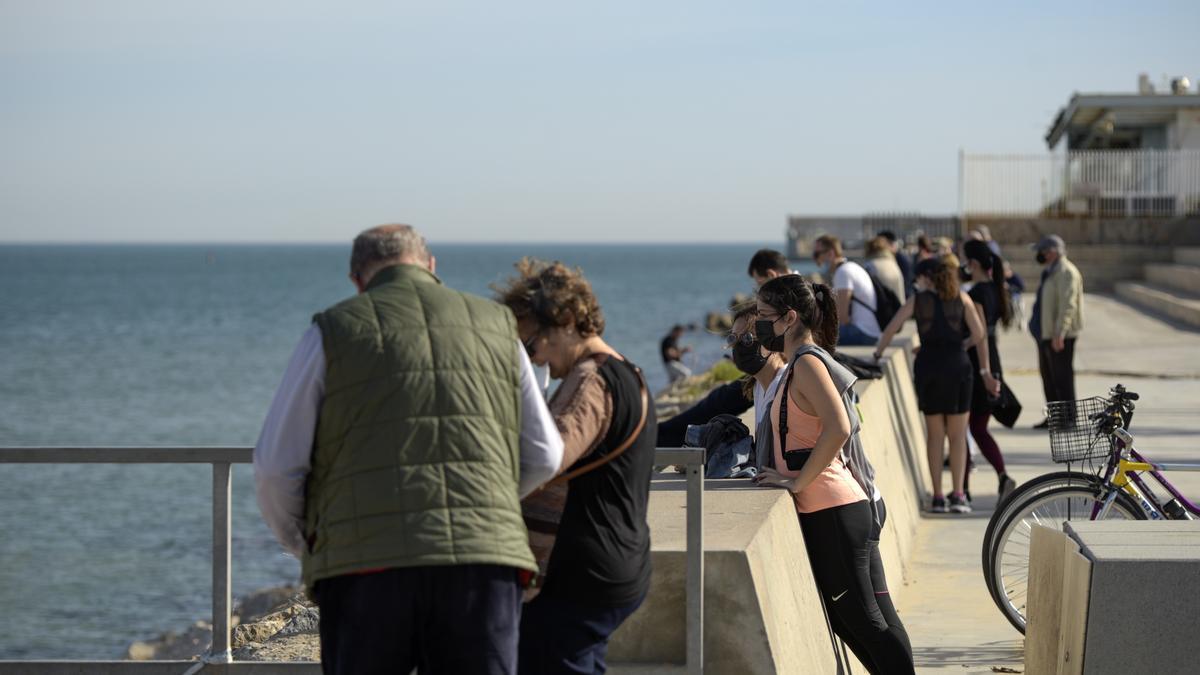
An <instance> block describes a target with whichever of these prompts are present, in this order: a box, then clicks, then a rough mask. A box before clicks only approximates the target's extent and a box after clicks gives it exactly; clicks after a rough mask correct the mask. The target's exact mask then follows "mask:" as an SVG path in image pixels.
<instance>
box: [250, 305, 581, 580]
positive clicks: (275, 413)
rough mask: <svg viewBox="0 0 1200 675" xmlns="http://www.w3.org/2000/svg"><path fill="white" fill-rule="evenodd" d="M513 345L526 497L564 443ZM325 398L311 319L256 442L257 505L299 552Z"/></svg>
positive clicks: (320, 349)
mask: <svg viewBox="0 0 1200 675" xmlns="http://www.w3.org/2000/svg"><path fill="white" fill-rule="evenodd" d="M514 346H515V348H516V350H517V354H518V356H519V357H520V359H521V434H520V449H521V454H520V462H521V476H520V481H519V484H518V486H517V492H518V494H519V495H520V496H521V497H525V496H526V495H528V494H529V493H531V492H533V491H534V489H536V488H537V487H538V486H540V485H541V484H543V483H545V482H546V481H548V480H550V479H551V478H553V477H554V474H556V473H558V468H559V465H560V464H562V456H563V443H562V438H561V437H559V435H558V427H556V426H555V425H554V418H553V417H551V415H550V410H549V408H547V407H546V400H545V399H544V398H542V393H541V391H540V390H539V389H538V383H537V380H536V378H535V377H534V374H533V367H532V365H531V364H530V363H529V357H528V356H527V355H526V354H525V348H524V347H523V346H522V345H521V343H520V342H517V343H515V345H514ZM324 398H325V348H324V346H323V344H322V341H321V329H320V328H319V327H318V326H317V324H315V323H314V324H313V325H312V326H310V327H309V329H308V330H307V331H306V332H305V333H304V336H303V337H301V338H300V344H299V345H297V346H296V350H295V351H294V352H292V358H291V361H289V362H288V366H287V370H286V371H284V373H283V382H282V383H280V385H279V389H278V390H277V391H276V392H275V399H274V400H273V401H271V409H270V411H268V412H267V419H266V421H265V422H263V428H262V433H261V434H260V435H259V437H258V443H257V444H256V445H255V446H254V483H255V487H256V491H257V493H258V508H259V509H260V510H261V511H262V514H263V520H265V521H266V522H267V525H269V526H270V527H271V530H272V531H273V532H274V533H275V537H276V538H277V539H278V540H279V543H280V544H281V545H283V548H284V549H285V550H287V551H288V552H289V553H291V554H292V555H295V556H297V557H299V556H300V554H301V553H303V552H304V547H305V543H304V483H305V481H306V480H307V478H308V473H309V471H310V469H311V467H312V464H311V462H312V450H313V436H314V434H315V432H316V428H317V416H318V414H319V412H320V410H321V402H322V400H323V399H324Z"/></svg>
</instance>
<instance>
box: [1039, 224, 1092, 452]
mask: <svg viewBox="0 0 1200 675" xmlns="http://www.w3.org/2000/svg"><path fill="white" fill-rule="evenodd" d="M1033 248H1034V250H1035V251H1036V252H1037V261H1038V264H1039V265H1041V266H1042V267H1043V269H1042V280H1041V284H1039V285H1038V290H1037V300H1035V301H1034V303H1033V310H1032V311H1031V312H1030V317H1029V332H1030V333H1032V334H1033V338H1034V339H1035V340H1037V341H1038V370H1040V371H1041V374H1042V392H1043V393H1044V394H1045V396H1046V402H1047V403H1049V402H1051V401H1074V400H1075V340H1076V339H1077V338H1078V337H1079V332H1080V331H1081V330H1083V275H1081V274H1080V273H1079V269H1078V268H1077V267H1075V265H1074V264H1073V263H1072V262H1071V261H1070V260H1068V259H1067V247H1066V244H1064V243H1063V240H1062V237H1060V236H1058V235H1057V234H1051V235H1049V236H1046V237H1042V239H1041V241H1039V242H1038V243H1037V244H1035V245H1034V247H1033ZM1046 425H1047V421H1046V420H1042V421H1041V422H1039V423H1038V424H1035V425H1034V428H1035V429H1044V428H1046Z"/></svg>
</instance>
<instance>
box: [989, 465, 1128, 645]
mask: <svg viewBox="0 0 1200 675" xmlns="http://www.w3.org/2000/svg"><path fill="white" fill-rule="evenodd" d="M1099 492H1100V491H1099V489H1098V485H1091V486H1082V485H1077V486H1066V487H1056V488H1051V489H1049V490H1046V491H1044V492H1037V493H1034V494H1032V495H1030V496H1029V497H1028V499H1026V500H1025V501H1023V502H1022V503H1021V504H1020V506H1019V508H1014V509H1013V510H1012V511H1011V513H1009V515H1008V517H1007V518H1006V519H1005V521H1004V523H1003V525H1001V526H1000V528H999V529H998V530H997V533H996V543H995V547H994V548H993V551H992V554H991V560H990V561H989V565H990V567H991V571H992V576H991V582H990V584H989V586H990V587H991V591H992V599H993V600H995V601H996V606H998V607H999V608H1000V611H1001V612H1003V613H1004V616H1005V618H1007V619H1008V621H1009V623H1011V624H1012V625H1013V627H1014V628H1016V629H1017V630H1019V631H1021V632H1022V633H1024V632H1025V601H1026V599H1027V594H1028V590H1029V587H1028V582H1029V543H1030V537H1031V532H1032V529H1033V526H1034V525H1046V526H1050V527H1062V523H1063V521H1066V520H1090V519H1091V517H1092V506H1093V505H1094V504H1095V503H1096V499H1097V498H1098V495H1099ZM1014 505H1015V503H1014ZM1108 518H1109V519H1113V520H1145V519H1146V514H1145V513H1143V512H1142V510H1141V509H1140V508H1138V505H1137V503H1136V502H1135V501H1133V499H1132V498H1131V497H1130V496H1129V495H1127V494H1125V493H1124V492H1118V493H1117V498H1116V500H1115V501H1114V502H1113V505H1112V508H1111V509H1110V510H1109V512H1108Z"/></svg>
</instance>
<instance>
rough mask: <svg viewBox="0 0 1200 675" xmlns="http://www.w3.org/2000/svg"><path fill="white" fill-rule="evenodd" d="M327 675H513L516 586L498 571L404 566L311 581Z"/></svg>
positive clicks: (512, 576) (512, 574) (509, 574)
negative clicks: (442, 674) (319, 614)
mask: <svg viewBox="0 0 1200 675" xmlns="http://www.w3.org/2000/svg"><path fill="white" fill-rule="evenodd" d="M315 595H316V596H317V597H316V600H317V605H318V606H319V607H320V609H321V670H322V671H323V672H325V673H327V674H330V675H332V674H334V673H336V674H338V675H348V674H350V673H354V674H355V675H357V674H359V673H401V674H402V675H408V673H411V672H412V670H413V668H416V669H417V672H419V673H422V675H424V674H427V673H435V674H436V673H446V674H448V675H450V674H454V675H457V674H458V673H467V674H471V673H486V674H487V675H493V674H494V675H513V674H514V673H516V672H517V628H518V626H519V624H520V617H521V588H520V586H519V585H518V584H517V572H516V570H515V569H513V568H511V567H504V566H499V565H448V566H439V567H406V568H397V569H389V570H384V571H382V572H376V573H372V574H350V575H345V576H339V577H332V578H329V579H322V580H320V581H318V582H317V584H316V589H315Z"/></svg>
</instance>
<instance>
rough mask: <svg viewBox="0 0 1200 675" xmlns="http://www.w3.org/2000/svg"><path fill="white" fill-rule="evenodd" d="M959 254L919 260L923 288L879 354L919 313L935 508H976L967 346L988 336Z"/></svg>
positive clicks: (920, 392) (921, 392)
mask: <svg viewBox="0 0 1200 675" xmlns="http://www.w3.org/2000/svg"><path fill="white" fill-rule="evenodd" d="M958 268H959V264H958V259H957V258H955V257H954V256H953V255H944V256H942V257H941V258H930V259H928V260H922V261H921V262H919V263H917V268H916V270H915V273H916V276H917V281H916V285H917V293H916V294H915V295H913V297H911V298H909V299H908V302H906V303H904V306H903V307H901V308H900V311H899V312H897V313H896V316H895V317H894V318H893V319H892V322H891V323H890V324H888V327H887V328H886V329H885V330H884V331H883V335H882V336H880V338H879V342H878V344H876V346H875V358H876V359H879V358H880V357H882V355H883V350H884V349H886V348H887V346H888V345H889V344H891V342H892V338H893V337H894V336H895V335H896V333H897V332H898V331H899V330H900V328H901V327H902V326H903V325H904V322H905V321H907V320H908V318H909V317H911V316H914V315H915V316H916V318H917V332H918V333H919V334H920V337H921V351H919V352H917V358H916V362H915V363H914V364H913V376H914V379H915V381H916V382H915V384H916V390H917V406H918V407H919V408H920V409H921V412H922V413H924V415H925V433H926V436H925V440H926V459H927V460H928V464H929V476H930V478H931V480H932V484H933V501H932V504H931V510H932V511H933V512H934V513H945V512H946V511H947V510H950V511H952V512H954V513H970V512H971V504H970V502H969V501H968V500H967V497H966V495H965V494H964V489H965V484H964V480H965V476H966V469H967V413H968V412H969V411H970V409H971V389H972V384H973V381H974V376H973V370H977V369H973V368H972V366H971V360H970V358H969V357H968V356H967V350H968V349H969V348H971V347H974V346H976V345H979V344H981V343H982V342H983V340H984V338H985V337H986V332H985V329H984V327H983V321H982V320H980V318H979V314H978V313H977V312H976V311H975V304H974V301H972V300H971V298H970V296H968V295H967V294H966V293H964V292H963V291H962V289H961V288H960V287H959V282H958ZM979 361H980V368H982V369H985V370H987V371H988V372H991V363H990V362H989V360H988V353H987V351H986V350H981V351H980V352H979ZM947 441H949V447H950V475H951V483H952V491H951V493H950V496H949V499H948V500H947V498H946V497H944V496H943V492H942V462H943V457H944V456H945V454H944V453H945V447H946V444H947Z"/></svg>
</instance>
